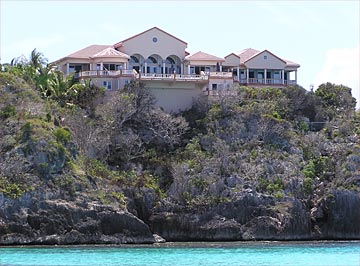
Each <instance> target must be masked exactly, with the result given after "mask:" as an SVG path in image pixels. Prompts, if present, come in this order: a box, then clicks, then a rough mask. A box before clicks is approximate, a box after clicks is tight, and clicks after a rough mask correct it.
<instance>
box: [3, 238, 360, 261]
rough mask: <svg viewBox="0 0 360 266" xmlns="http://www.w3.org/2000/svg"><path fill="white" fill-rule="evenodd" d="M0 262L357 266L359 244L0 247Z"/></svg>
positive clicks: (280, 243)
mask: <svg viewBox="0 0 360 266" xmlns="http://www.w3.org/2000/svg"><path fill="white" fill-rule="evenodd" d="M0 265H1V266H15V265H19V266H20V265H24V266H25V265H26V266H35V265H36V266H155V265H156V266H200V265H201V266H209V265H219V266H243V265H246V266H248V265H249V266H250V265H251V266H310V265H311V266H359V265H360V242H359V241H350V242H349V241H344V242H341V241H340V242H338V241H337V242H332V241H325V242H313V241H311V242H225V243H213V242H211V243H164V244H154V245H120V246H40V247H39V246H37V247H28V246H24V247H0Z"/></svg>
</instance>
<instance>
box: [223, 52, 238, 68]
mask: <svg viewBox="0 0 360 266" xmlns="http://www.w3.org/2000/svg"><path fill="white" fill-rule="evenodd" d="M222 65H223V66H239V65H240V58H239V57H237V56H236V55H234V54H231V55H229V56H228V57H226V58H225V62H224V63H222Z"/></svg>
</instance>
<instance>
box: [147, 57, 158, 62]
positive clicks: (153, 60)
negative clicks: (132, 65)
mask: <svg viewBox="0 0 360 266" xmlns="http://www.w3.org/2000/svg"><path fill="white" fill-rule="evenodd" d="M146 62H147V63H150V64H156V63H157V61H156V59H155V58H154V57H153V56H149V57H148V59H147V60H146Z"/></svg>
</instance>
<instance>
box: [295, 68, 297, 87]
mask: <svg viewBox="0 0 360 266" xmlns="http://www.w3.org/2000/svg"><path fill="white" fill-rule="evenodd" d="M295 84H297V70H295Z"/></svg>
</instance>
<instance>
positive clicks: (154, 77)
mask: <svg viewBox="0 0 360 266" xmlns="http://www.w3.org/2000/svg"><path fill="white" fill-rule="evenodd" d="M140 78H141V79H144V80H165V79H166V80H169V79H174V74H156V73H152V74H151V73H141V74H140Z"/></svg>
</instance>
